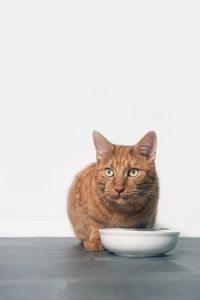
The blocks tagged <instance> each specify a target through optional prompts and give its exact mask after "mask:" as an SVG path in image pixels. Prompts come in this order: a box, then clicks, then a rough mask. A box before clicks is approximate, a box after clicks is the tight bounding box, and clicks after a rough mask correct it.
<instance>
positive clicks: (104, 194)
mask: <svg viewBox="0 0 200 300" xmlns="http://www.w3.org/2000/svg"><path fill="white" fill-rule="evenodd" d="M106 195H107V194H106V193H103V194H102V195H100V196H99V197H97V198H95V199H94V200H97V199H99V198H101V197H103V196H106Z"/></svg>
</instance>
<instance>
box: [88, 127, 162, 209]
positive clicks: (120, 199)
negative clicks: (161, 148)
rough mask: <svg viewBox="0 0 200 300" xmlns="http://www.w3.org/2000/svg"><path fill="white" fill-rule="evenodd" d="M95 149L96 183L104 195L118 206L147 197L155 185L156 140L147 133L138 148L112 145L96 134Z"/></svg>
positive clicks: (94, 136) (94, 133) (150, 133)
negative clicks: (146, 193) (146, 194)
mask: <svg viewBox="0 0 200 300" xmlns="http://www.w3.org/2000/svg"><path fill="white" fill-rule="evenodd" d="M93 139H94V144H95V148H96V157H97V165H96V181H97V185H98V187H99V189H100V190H101V192H102V195H104V196H105V197H106V199H108V200H111V201H114V202H115V203H118V204H119V205H125V204H127V203H128V202H129V200H130V201H131V200H132V199H133V198H134V197H135V199H137V197H142V196H143V197H145V192H146V191H149V190H150V189H151V187H152V185H153V184H154V182H155V179H156V178H157V177H156V171H155V157H156V146H157V138H156V133H155V132H154V131H150V132H148V133H147V134H146V135H145V136H144V137H143V138H142V139H141V140H140V141H139V142H138V143H137V144H136V145H134V146H124V145H123V146H122V145H114V144H111V143H110V142H109V141H108V140H107V139H106V138H105V137H104V136H103V135H102V134H101V133H99V132H97V131H94V132H93Z"/></svg>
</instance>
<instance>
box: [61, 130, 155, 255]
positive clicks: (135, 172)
mask: <svg viewBox="0 0 200 300" xmlns="http://www.w3.org/2000/svg"><path fill="white" fill-rule="evenodd" d="M93 139H94V144H95V147H96V157H97V162H96V163H93V164H91V165H90V166H88V167H87V168H85V169H84V170H82V171H81V172H80V173H78V175H77V176H76V177H75V179H74V182H73V184H72V186H71V188H70V190H69V194H68V205H67V208H68V215H69V218H70V221H71V223H72V225H73V229H74V232H75V234H76V237H77V238H78V239H79V240H81V241H82V242H83V245H84V248H85V250H87V251H100V250H103V246H102V244H101V241H100V236H99V231H98V230H99V228H106V227H124V228H152V227H153V225H154V221H155V217H156V211H157V203H158V198H159V183H158V177H157V174H156V170H155V156H156V144H157V141H156V140H157V139H156V133H155V132H153V131H151V132H149V133H147V134H146V135H145V136H144V137H143V138H142V139H141V140H140V141H139V142H138V143H137V144H136V145H134V146H121V145H114V144H111V143H110V142H109V141H108V140H107V139H106V138H105V137H104V136H103V135H102V134H100V133H99V132H97V131H94V133H93Z"/></svg>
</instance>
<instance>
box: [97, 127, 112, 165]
mask: <svg viewBox="0 0 200 300" xmlns="http://www.w3.org/2000/svg"><path fill="white" fill-rule="evenodd" d="M93 139H94V145H95V148H96V153H97V160H98V161H99V160H103V159H105V158H106V157H108V156H109V155H111V154H112V152H113V149H114V147H113V145H112V144H111V143H110V142H109V141H108V140H107V139H106V138H105V137H104V136H103V135H102V134H101V133H100V132H98V131H96V130H94V131H93Z"/></svg>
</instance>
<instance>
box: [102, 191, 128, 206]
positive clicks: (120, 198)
mask: <svg viewBox="0 0 200 300" xmlns="http://www.w3.org/2000/svg"><path fill="white" fill-rule="evenodd" d="M106 198H107V199H108V200H111V201H114V202H116V203H118V204H126V203H127V201H128V200H130V199H132V198H133V194H123V193H121V194H106Z"/></svg>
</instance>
